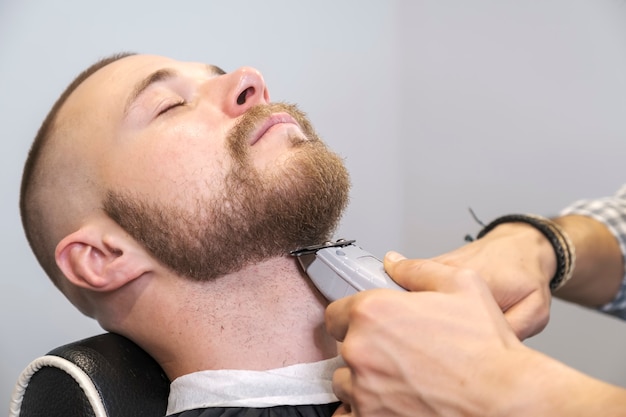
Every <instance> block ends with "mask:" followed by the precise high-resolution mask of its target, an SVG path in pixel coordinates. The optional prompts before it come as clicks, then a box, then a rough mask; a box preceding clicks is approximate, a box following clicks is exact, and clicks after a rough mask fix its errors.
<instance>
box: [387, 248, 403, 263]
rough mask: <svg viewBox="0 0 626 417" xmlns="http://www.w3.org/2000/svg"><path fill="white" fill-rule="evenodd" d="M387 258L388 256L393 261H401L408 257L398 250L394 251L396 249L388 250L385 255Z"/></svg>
mask: <svg viewBox="0 0 626 417" xmlns="http://www.w3.org/2000/svg"><path fill="white" fill-rule="evenodd" d="M385 258H387V259H388V260H390V261H391V262H398V261H401V260H403V259H406V257H405V256H404V255H401V254H399V253H398V252H394V251H389V252H387V254H386V255H385Z"/></svg>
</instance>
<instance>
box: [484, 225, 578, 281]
mask: <svg viewBox="0 0 626 417" xmlns="http://www.w3.org/2000/svg"><path fill="white" fill-rule="evenodd" d="M502 223H526V224H529V225H531V226H533V227H534V228H535V229H537V230H538V231H540V232H541V233H542V234H543V235H544V236H545V237H546V239H548V241H549V242H550V244H551V245H552V249H554V254H555V255H556V272H555V274H554V277H552V279H551V280H550V290H551V291H553V292H554V291H556V290H558V289H559V288H561V287H563V285H565V283H566V282H567V281H569V280H570V278H571V277H572V275H573V274H574V267H575V265H576V252H575V249H574V245H573V244H572V241H571V240H570V239H569V237H568V236H567V234H566V233H565V231H564V230H563V229H562V228H561V227H560V226H559V225H557V224H556V223H554V222H553V221H552V220H550V219H547V218H545V217H542V216H537V215H534V214H508V215H506V216H502V217H498V218H497V219H495V220H494V221H492V222H491V223H489V224H488V225H486V226H485V227H484V228H483V229H482V230H481V231H480V232H479V233H478V235H477V236H476V239H480V238H481V237H483V236H485V235H486V234H487V233H489V232H490V231H491V230H493V229H494V228H495V227H496V226H498V225H500V224H502Z"/></svg>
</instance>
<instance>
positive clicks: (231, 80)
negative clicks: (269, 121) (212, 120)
mask: <svg viewBox="0 0 626 417" xmlns="http://www.w3.org/2000/svg"><path fill="white" fill-rule="evenodd" d="M227 78H228V80H227V82H228V84H229V86H228V87H227V88H228V90H227V92H226V96H225V102H224V111H225V112H226V113H227V114H229V115H230V116H232V117H237V116H239V115H241V114H243V113H245V112H246V111H247V110H248V109H250V107H252V106H255V105H257V104H267V103H269V101H270V94H269V91H268V90H267V86H266V85H265V80H264V79H263V75H261V73H260V72H259V71H258V70H257V69H255V68H251V67H241V68H239V69H237V70H236V71H234V72H231V73H230V74H227Z"/></svg>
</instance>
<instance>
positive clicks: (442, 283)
mask: <svg viewBox="0 0 626 417" xmlns="http://www.w3.org/2000/svg"><path fill="white" fill-rule="evenodd" d="M383 265H384V267H385V271H387V273H388V274H389V276H390V277H391V278H393V280H394V281H395V282H397V283H398V285H400V286H402V287H404V288H406V289H407V290H409V291H444V292H449V291H456V290H457V289H458V284H459V279H463V278H464V276H465V275H464V274H463V273H460V272H461V270H460V269H459V268H456V267H452V266H449V265H444V264H441V263H439V262H434V261H432V260H430V259H406V258H405V257H404V256H403V255H401V254H399V253H397V252H393V251H392V252H388V253H387V254H386V255H385V258H384V260H383Z"/></svg>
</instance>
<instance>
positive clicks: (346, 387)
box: [333, 367, 352, 404]
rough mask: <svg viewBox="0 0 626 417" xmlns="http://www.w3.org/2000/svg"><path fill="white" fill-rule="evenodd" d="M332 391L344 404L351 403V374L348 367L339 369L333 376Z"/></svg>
mask: <svg viewBox="0 0 626 417" xmlns="http://www.w3.org/2000/svg"><path fill="white" fill-rule="evenodd" d="M333 391H334V392H335V395H336V396H337V398H339V400H341V401H342V402H343V403H345V404H350V403H351V401H352V373H351V371H350V369H349V368H348V367H341V368H338V369H337V370H335V373H334V374H333Z"/></svg>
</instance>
